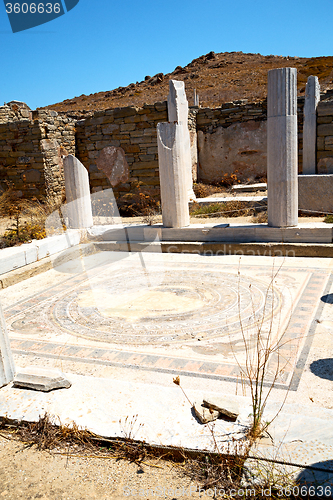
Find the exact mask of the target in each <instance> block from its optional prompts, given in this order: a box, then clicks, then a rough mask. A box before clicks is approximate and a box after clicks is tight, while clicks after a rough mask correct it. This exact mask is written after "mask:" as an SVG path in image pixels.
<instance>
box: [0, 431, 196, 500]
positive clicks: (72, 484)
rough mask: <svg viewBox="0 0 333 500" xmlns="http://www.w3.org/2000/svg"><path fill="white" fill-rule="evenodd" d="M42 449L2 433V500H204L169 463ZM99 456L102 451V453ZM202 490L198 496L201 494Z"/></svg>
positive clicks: (191, 482) (0, 472)
mask: <svg viewBox="0 0 333 500" xmlns="http://www.w3.org/2000/svg"><path fill="white" fill-rule="evenodd" d="M85 453H86V456H84V454H83V453H81V454H80V455H79V456H73V450H71V449H70V448H69V449H67V450H66V449H64V450H62V451H50V452H49V451H38V450H37V449H36V448H34V447H33V448H30V447H27V446H26V445H25V444H24V443H22V442H20V441H16V440H12V439H11V438H8V434H7V433H4V432H3V431H2V432H1V433H0V498H1V499H5V500H32V499H40V500H52V499H55V500H92V499H98V500H109V499H112V500H123V499H125V498H129V499H135V500H137V499H139V498H140V499H141V498H142V499H143V500H147V499H149V500H151V499H156V498H162V499H165V500H178V499H186V498H189V499H192V498H193V499H196V498H204V497H202V496H200V493H199V492H198V491H197V490H198V489H199V485H197V484H196V483H194V482H193V481H191V480H190V479H189V478H188V477H185V476H184V474H182V466H181V465H178V464H174V463H171V462H166V461H163V460H158V459H153V460H152V461H148V460H147V461H144V463H142V464H141V465H137V464H136V463H130V462H129V461H127V460H123V459H122V460H118V459H117V458H102V457H103V455H105V453H102V452H101V453H100V458H93V455H94V454H95V452H90V451H87V452H85ZM97 453H98V450H97ZM196 491H197V492H196Z"/></svg>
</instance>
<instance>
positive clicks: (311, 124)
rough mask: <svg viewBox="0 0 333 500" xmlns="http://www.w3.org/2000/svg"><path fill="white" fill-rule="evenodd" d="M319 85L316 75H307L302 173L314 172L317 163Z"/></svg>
mask: <svg viewBox="0 0 333 500" xmlns="http://www.w3.org/2000/svg"><path fill="white" fill-rule="evenodd" d="M319 101H320V86H319V81H318V77H317V76H309V78H308V81H307V84H306V88H305V102H304V122H303V174H315V173H316V164H317V155H316V150H317V106H318V103H319Z"/></svg>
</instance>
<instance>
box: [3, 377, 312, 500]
mask: <svg viewBox="0 0 333 500" xmlns="http://www.w3.org/2000/svg"><path fill="white" fill-rule="evenodd" d="M177 385H178V384H177ZM56 422H57V419H55V418H51V417H50V416H49V415H48V414H45V415H44V416H41V417H40V418H39V421H38V422H33V423H28V422H13V421H10V420H8V419H6V418H3V419H1V420H0V435H1V437H3V438H5V439H8V440H18V441H20V442H22V443H23V444H24V445H25V446H27V447H36V449H37V450H46V451H49V452H50V453H52V454H53V455H63V456H65V457H67V460H68V459H69V458H70V457H71V458H75V457H76V458H97V459H103V460H108V459H109V460H110V459H117V460H122V459H123V460H128V461H130V462H134V463H136V464H137V465H139V466H141V465H143V464H144V465H148V466H150V467H156V468H159V469H161V472H163V469H164V466H163V464H166V465H167V466H169V467H176V468H177V472H178V473H179V474H181V475H184V476H186V477H189V478H190V479H191V480H192V481H194V482H196V483H197V484H198V485H199V487H200V488H201V489H202V490H204V491H205V492H207V496H208V493H209V492H208V490H211V491H212V490H213V491H214V490H215V488H216V490H217V491H221V490H224V491H225V492H226V494H225V495H224V496H222V497H221V495H220V496H218V495H213V496H212V495H209V497H211V498H214V499H217V498H225V499H228V500H230V499H231V498H235V499H237V500H240V499H244V498H245V497H244V494H242V493H241V492H242V490H245V489H246V490H247V491H250V490H252V493H251V495H252V496H251V498H256V499H260V500H261V499H262V500H263V499H265V500H269V499H274V500H277V499H278V498H280V499H281V498H282V499H284V498H290V499H291V500H298V499H300V498H301V497H297V496H293V495H288V496H287V497H285V496H281V491H279V487H280V484H281V483H280V482H279V483H277V482H276V481H277V479H276V478H277V477H278V476H277V474H276V473H275V469H274V464H271V465H269V466H268V467H269V472H267V471H266V473H265V474H264V479H263V481H261V482H260V484H258V481H257V476H256V475H253V476H251V477H250V478H249V477H248V474H247V476H246V486H244V474H243V472H244V463H245V460H246V459H247V457H248V453H249V447H248V446H247V445H246V444H245V446H244V443H242V442H241V441H240V442H239V446H238V449H237V443H236V446H235V442H233V443H231V445H232V449H233V452H232V453H224V454H221V453H218V452H217V453H210V452H200V451H194V450H183V449H179V448H172V447H163V446H159V447H153V446H150V445H149V444H146V443H145V442H142V441H136V440H135V439H134V437H135V432H136V431H137V430H138V428H139V427H140V424H139V426H138V425H137V416H134V417H132V418H126V419H125V420H124V422H123V423H122V427H123V429H124V433H125V437H124V438H123V439H120V438H117V439H105V438H103V437H101V436H97V435H96V434H94V433H92V432H90V431H87V430H83V429H79V428H78V426H77V425H76V424H75V423H74V422H73V423H72V424H71V425H63V424H61V422H59V421H58V423H57V424H56ZM129 436H131V437H129ZM235 451H236V453H235ZM263 467H264V468H265V470H266V469H267V470H268V468H267V466H265V465H263V466H261V467H258V470H259V469H260V470H262V468H263ZM283 484H284V487H285V488H287V489H289V490H290V488H292V487H293V486H294V483H293V482H292V478H291V477H288V476H287V475H285V476H284V478H283ZM288 487H289V488H288ZM263 488H264V489H270V491H271V495H270V496H268V495H267V494H263ZM231 491H233V493H231V494H230V492H231ZM235 491H236V492H235ZM228 492H229V493H228ZM237 492H240V494H237ZM302 498H303V499H304V498H305V497H304V496H303V497H302Z"/></svg>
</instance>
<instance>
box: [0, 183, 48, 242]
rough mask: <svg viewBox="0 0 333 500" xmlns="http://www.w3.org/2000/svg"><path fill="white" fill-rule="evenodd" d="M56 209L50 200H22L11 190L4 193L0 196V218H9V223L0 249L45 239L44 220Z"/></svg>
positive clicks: (0, 240) (1, 239) (0, 238)
mask: <svg viewBox="0 0 333 500" xmlns="http://www.w3.org/2000/svg"><path fill="white" fill-rule="evenodd" d="M57 209H58V205H56V204H55V203H54V202H52V201H51V200H44V202H43V203H42V202H40V201H39V200H37V199H36V198H35V199H32V200H28V199H26V198H23V197H21V196H20V193H19V192H17V191H14V190H12V189H9V190H7V191H5V192H4V193H3V194H2V195H1V196H0V217H4V218H9V220H10V223H9V225H8V228H6V230H5V232H4V234H3V235H2V236H1V237H0V248H5V247H10V246H14V245H20V244H22V243H26V242H29V241H31V240H32V239H37V240H38V239H43V238H45V237H46V231H45V222H46V219H47V217H48V216H49V214H51V213H52V212H54V211H55V210H57Z"/></svg>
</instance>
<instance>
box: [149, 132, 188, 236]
mask: <svg viewBox="0 0 333 500" xmlns="http://www.w3.org/2000/svg"><path fill="white" fill-rule="evenodd" d="M183 139H184V130H183V125H182V124H181V123H158V124H157V144H158V160H159V173H160V185H161V202H162V219H163V226H164V227H185V226H189V224H190V216H189V209H188V197H187V186H186V185H185V166H186V165H187V161H188V157H187V154H186V152H185V147H184V140H183Z"/></svg>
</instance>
